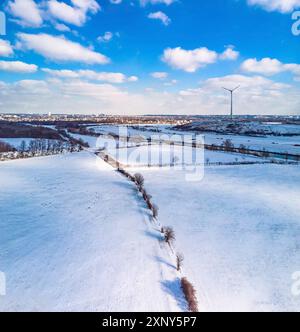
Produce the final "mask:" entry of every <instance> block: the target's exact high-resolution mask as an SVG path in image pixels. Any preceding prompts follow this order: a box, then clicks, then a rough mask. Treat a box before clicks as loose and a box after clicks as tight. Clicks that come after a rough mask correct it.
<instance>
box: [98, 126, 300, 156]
mask: <svg viewBox="0 0 300 332" xmlns="http://www.w3.org/2000/svg"><path fill="white" fill-rule="evenodd" d="M295 127H299V130H300V126H295ZM92 128H93V129H94V130H95V132H97V133H115V134H118V133H119V127H118V126H111V125H105V126H104V125H103V126H96V127H92ZM122 128H123V127H122ZM155 128H156V129H158V130H161V133H155V132H153V131H150V130H149V129H152V130H153V129H155ZM126 129H127V132H128V133H129V135H131V136H138V135H142V136H143V137H146V138H147V137H151V136H153V135H159V134H164V133H165V134H169V135H179V137H178V138H177V139H176V137H173V139H174V140H179V141H181V135H188V136H191V135H193V132H192V131H175V130H172V129H171V126H166V125H162V126H157V127H153V126H151V127H150V126H144V127H143V126H141V129H140V130H138V129H133V128H131V127H127V128H126ZM145 129H148V130H145ZM200 134H201V135H203V138H204V142H205V144H217V145H221V144H222V143H223V142H224V141H225V140H227V139H230V140H232V142H233V143H234V145H235V146H236V147H239V146H240V145H241V144H244V145H245V146H246V147H249V148H250V149H254V150H260V151H262V150H263V149H264V148H265V149H266V150H268V151H271V152H281V153H286V152H289V153H292V154H299V155H300V136H287V137H285V136H265V137H258V136H243V135H229V134H228V135H226V134H215V133H210V132H209V133H208V132H203V133H200Z"/></svg>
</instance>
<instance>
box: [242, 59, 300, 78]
mask: <svg viewBox="0 0 300 332" xmlns="http://www.w3.org/2000/svg"><path fill="white" fill-rule="evenodd" d="M241 69H242V70H243V71H244V72H248V73H256V74H262V75H267V76H272V75H276V74H279V73H282V72H291V73H292V74H295V75H297V76H300V65H298V64H295V63H290V64H284V63H282V62H280V61H279V60H277V59H271V58H264V59H262V60H257V59H256V58H253V59H248V60H246V61H244V62H243V63H242V65H241Z"/></svg>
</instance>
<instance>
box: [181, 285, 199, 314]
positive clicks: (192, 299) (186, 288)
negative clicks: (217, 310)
mask: <svg viewBox="0 0 300 332" xmlns="http://www.w3.org/2000/svg"><path fill="white" fill-rule="evenodd" d="M181 288H182V291H183V293H184V296H185V298H186V300H187V303H188V307H189V310H190V311H192V312H198V311H199V310H198V301H197V297H196V290H195V288H194V286H193V285H192V284H191V283H190V282H189V281H188V280H187V278H182V279H181Z"/></svg>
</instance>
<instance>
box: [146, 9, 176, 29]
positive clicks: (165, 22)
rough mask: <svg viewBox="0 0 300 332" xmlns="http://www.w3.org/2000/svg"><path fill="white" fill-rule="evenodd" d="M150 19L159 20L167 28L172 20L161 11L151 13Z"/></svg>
mask: <svg viewBox="0 0 300 332" xmlns="http://www.w3.org/2000/svg"><path fill="white" fill-rule="evenodd" d="M148 18H150V19H151V20H159V21H161V22H162V24H163V25H165V26H168V25H169V24H170V23H171V19H170V18H169V17H168V16H167V15H166V14H165V13H163V12H161V11H158V12H154V13H150V14H149V15H148Z"/></svg>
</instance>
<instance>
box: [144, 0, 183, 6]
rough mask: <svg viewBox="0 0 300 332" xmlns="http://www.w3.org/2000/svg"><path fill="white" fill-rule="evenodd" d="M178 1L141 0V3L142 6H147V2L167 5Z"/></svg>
mask: <svg viewBox="0 0 300 332" xmlns="http://www.w3.org/2000/svg"><path fill="white" fill-rule="evenodd" d="M176 1H177V0H140V3H141V5H142V6H146V5H147V4H151V5H159V4H165V5H167V6H169V5H171V4H172V3H174V2H176Z"/></svg>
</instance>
